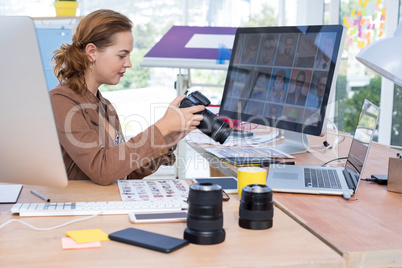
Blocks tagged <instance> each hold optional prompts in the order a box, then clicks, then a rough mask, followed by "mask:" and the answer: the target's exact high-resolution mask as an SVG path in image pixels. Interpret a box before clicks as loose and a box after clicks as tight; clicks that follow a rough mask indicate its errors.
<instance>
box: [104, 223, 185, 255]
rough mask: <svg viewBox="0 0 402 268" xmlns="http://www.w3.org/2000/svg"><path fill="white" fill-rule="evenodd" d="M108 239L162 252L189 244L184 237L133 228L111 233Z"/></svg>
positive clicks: (168, 251)
mask: <svg viewBox="0 0 402 268" xmlns="http://www.w3.org/2000/svg"><path fill="white" fill-rule="evenodd" d="M109 239H110V240H114V241H118V242H122V243H126V244H130V245H134V246H139V247H143V248H147V249H152V250H156V251H159V252H163V253H170V252H172V251H175V250H177V249H179V248H182V247H184V246H186V245H188V244H189V242H188V241H187V240H184V239H179V238H175V237H171V236H167V235H162V234H157V233H152V232H148V231H144V230H140V229H135V228H127V229H123V230H120V231H117V232H114V233H111V234H109Z"/></svg>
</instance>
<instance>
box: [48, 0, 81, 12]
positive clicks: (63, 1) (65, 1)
mask: <svg viewBox="0 0 402 268" xmlns="http://www.w3.org/2000/svg"><path fill="white" fill-rule="evenodd" d="M53 4H54V7H55V9H56V16H75V14H76V12H77V7H78V3H77V1H76V0H56V1H55V2H54V3H53Z"/></svg>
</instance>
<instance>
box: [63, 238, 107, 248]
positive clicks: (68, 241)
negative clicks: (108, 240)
mask: <svg viewBox="0 0 402 268" xmlns="http://www.w3.org/2000/svg"><path fill="white" fill-rule="evenodd" d="M61 247H62V248H63V249H84V248H101V247H102V244H101V242H100V241H96V242H89V243H81V244H79V243H77V242H75V241H74V240H73V239H72V238H71V237H62V238H61Z"/></svg>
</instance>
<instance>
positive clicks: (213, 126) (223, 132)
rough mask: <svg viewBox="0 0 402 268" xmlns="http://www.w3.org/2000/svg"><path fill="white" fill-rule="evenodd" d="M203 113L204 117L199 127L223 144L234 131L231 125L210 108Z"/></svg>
mask: <svg viewBox="0 0 402 268" xmlns="http://www.w3.org/2000/svg"><path fill="white" fill-rule="evenodd" d="M202 115H203V116H204V118H203V120H202V121H201V122H200V124H199V125H198V126H197V128H198V129H199V130H201V131H202V132H203V133H204V134H205V135H207V136H209V137H210V138H211V139H213V140H214V141H217V142H219V143H220V144H223V143H224V142H225V141H226V139H227V138H228V137H229V135H230V133H232V129H231V128H230V126H229V125H228V124H227V123H226V122H225V121H223V120H222V119H221V118H220V117H219V116H217V115H216V114H214V113H212V112H211V111H210V110H207V109H205V110H204V111H203V113H202Z"/></svg>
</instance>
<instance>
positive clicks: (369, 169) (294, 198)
mask: <svg viewBox="0 0 402 268" xmlns="http://www.w3.org/2000/svg"><path fill="white" fill-rule="evenodd" d="M320 139H322V138H317V137H312V138H311V140H313V144H320V143H321V142H322V141H320ZM350 142H351V138H350V137H347V138H346V140H345V141H344V142H342V143H341V144H340V145H339V147H338V148H337V150H336V151H337V153H338V156H339V157H342V156H347V154H348V151H349V147H350ZM190 145H191V146H192V147H193V148H194V147H195V149H196V150H197V151H198V152H200V153H201V154H202V155H205V156H206V158H207V159H208V160H210V159H211V158H213V159H212V162H213V165H214V166H215V167H217V168H219V169H220V171H221V172H223V173H225V174H227V175H230V176H233V175H236V170H237V169H236V167H234V166H232V165H229V164H226V163H223V162H220V163H217V161H216V158H214V157H211V156H209V155H206V154H205V152H203V148H202V146H200V145H196V144H190ZM396 152H397V151H396V150H393V149H389V148H388V147H386V146H382V145H379V144H376V143H373V144H372V147H371V149H370V153H369V158H368V163H367V165H366V168H365V171H364V177H365V178H368V177H370V175H371V174H387V168H388V158H389V157H395V156H396ZM294 156H295V157H296V162H297V164H301V165H317V166H318V165H321V164H322V163H323V162H325V161H329V160H331V159H333V158H334V154H333V153H332V151H331V150H327V151H326V152H325V153H323V152H320V153H315V154H312V153H304V154H296V155H294ZM354 198H357V199H358V201H347V200H345V199H343V198H342V197H339V196H323V195H307V194H287V193H274V200H275V204H276V205H277V206H278V207H279V208H280V209H281V210H282V211H284V212H285V213H286V214H288V215H289V216H291V217H292V218H293V219H295V220H296V221H297V222H299V223H300V224H301V225H302V226H304V227H305V228H306V229H307V230H309V231H311V232H312V233H313V234H315V235H316V236H317V237H319V238H320V239H321V240H322V241H324V242H325V243H327V244H328V245H329V246H331V247H332V248H333V249H334V250H336V251H337V252H338V253H340V254H342V256H344V258H345V262H346V265H347V267H368V266H375V267H379V266H381V267H386V266H392V267H395V266H401V265H402V227H401V224H400V223H401V222H402V195H401V194H397V193H392V192H388V191H387V188H386V186H381V185H378V184H376V183H370V182H364V181H361V182H360V185H359V188H358V190H357V194H356V195H355V196H354V197H352V199H354Z"/></svg>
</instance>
